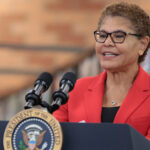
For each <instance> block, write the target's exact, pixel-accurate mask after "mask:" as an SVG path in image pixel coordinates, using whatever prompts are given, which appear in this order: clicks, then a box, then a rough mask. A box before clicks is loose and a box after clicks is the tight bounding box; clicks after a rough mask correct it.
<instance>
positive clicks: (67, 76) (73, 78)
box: [61, 72, 77, 86]
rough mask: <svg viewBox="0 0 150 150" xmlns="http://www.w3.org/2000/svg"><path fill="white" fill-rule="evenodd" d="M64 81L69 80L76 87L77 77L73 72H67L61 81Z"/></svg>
mask: <svg viewBox="0 0 150 150" xmlns="http://www.w3.org/2000/svg"><path fill="white" fill-rule="evenodd" d="M63 80H65V81H67V80H69V81H70V82H71V83H72V84H73V86H74V85H75V83H76V80H77V77H76V75H75V74H74V73H73V72H67V73H66V74H64V76H63V78H62V80H61V81H63Z"/></svg>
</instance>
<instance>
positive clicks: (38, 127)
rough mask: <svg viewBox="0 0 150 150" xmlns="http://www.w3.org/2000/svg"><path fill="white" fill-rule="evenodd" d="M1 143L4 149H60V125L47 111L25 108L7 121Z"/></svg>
mask: <svg viewBox="0 0 150 150" xmlns="http://www.w3.org/2000/svg"><path fill="white" fill-rule="evenodd" d="M3 143H4V149H5V150H61V147H62V130H61V126H60V124H59V122H58V121H57V120H56V119H55V118H54V117H53V116H52V115H51V114H50V113H48V112H45V111H43V110H40V109H35V108H31V109H26V110H23V111H21V112H19V113H18V114H16V115H15V116H14V117H13V118H12V120H11V121H10V122H9V123H8V125H7V127H6V129H5V133H4V139H3Z"/></svg>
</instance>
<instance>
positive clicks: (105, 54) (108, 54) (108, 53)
mask: <svg viewBox="0 0 150 150" xmlns="http://www.w3.org/2000/svg"><path fill="white" fill-rule="evenodd" d="M118 55H119V54H115V53H111V52H104V53H103V56H118Z"/></svg>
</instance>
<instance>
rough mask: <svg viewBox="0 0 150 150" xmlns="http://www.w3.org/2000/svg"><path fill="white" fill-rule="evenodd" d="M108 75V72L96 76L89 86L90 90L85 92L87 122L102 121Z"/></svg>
mask: <svg viewBox="0 0 150 150" xmlns="http://www.w3.org/2000/svg"><path fill="white" fill-rule="evenodd" d="M106 76H107V73H106V72H103V73H101V74H100V75H98V76H96V77H95V78H94V79H93V81H92V82H91V84H90V85H89V86H88V90H87V92H86V93H85V98H84V102H85V108H86V114H87V120H86V121H87V122H95V123H100V121H101V110H102V100H103V95H104V87H105V80H106Z"/></svg>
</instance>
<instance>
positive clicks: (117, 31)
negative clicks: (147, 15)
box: [98, 30, 126, 33]
mask: <svg viewBox="0 0 150 150" xmlns="http://www.w3.org/2000/svg"><path fill="white" fill-rule="evenodd" d="M98 32H106V33H115V32H126V31H123V30H115V31H112V32H107V31H106V30H99V31H98Z"/></svg>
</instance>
